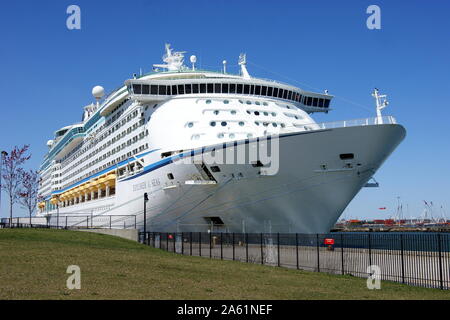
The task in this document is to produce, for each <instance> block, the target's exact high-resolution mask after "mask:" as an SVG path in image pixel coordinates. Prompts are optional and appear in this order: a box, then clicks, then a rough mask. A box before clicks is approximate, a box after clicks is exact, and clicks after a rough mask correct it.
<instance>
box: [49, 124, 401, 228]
mask: <svg viewBox="0 0 450 320" xmlns="http://www.w3.org/2000/svg"><path fill="white" fill-rule="evenodd" d="M404 136H405V130H404V128H403V127H402V126H400V125H397V124H385V125H368V126H355V127H346V128H336V129H327V130H316V131H306V132H305V131H302V132H298V133H290V134H285V135H281V136H280V139H279V150H280V157H279V170H278V172H277V173H276V174H274V175H268V176H266V175H260V174H259V172H260V171H261V169H262V168H260V167H254V166H252V165H251V164H226V165H219V167H220V172H217V173H212V175H213V176H214V178H215V180H216V181H217V184H206V182H205V183H204V184H189V183H190V182H191V181H192V177H193V176H195V175H198V167H196V166H195V165H194V164H179V163H177V161H175V160H174V161H161V160H160V158H159V161H158V160H157V159H158V157H157V154H158V155H159V153H158V152H152V153H149V154H148V155H146V156H145V157H144V159H145V163H146V164H147V163H148V164H150V165H148V166H146V167H145V168H144V170H143V171H142V172H141V173H139V174H136V175H135V176H132V177H129V178H126V179H123V180H121V181H120V180H119V181H118V183H117V187H116V194H117V195H116V196H113V197H109V198H103V199H100V200H94V201H90V202H86V203H81V204H79V205H74V206H70V207H67V208H60V209H59V223H60V224H61V225H64V223H65V221H66V218H65V216H66V215H68V216H69V217H68V218H67V219H68V220H69V224H70V225H72V224H78V225H79V226H84V223H85V222H84V221H87V224H88V226H94V227H95V226H98V227H108V225H109V224H111V227H120V228H123V227H124V225H125V227H134V226H136V227H137V228H139V229H141V230H142V229H143V226H144V215H143V211H144V196H143V195H144V193H145V192H146V193H148V197H149V201H148V202H147V204H146V218H147V231H170V232H172V231H179V232H188V231H207V230H211V229H213V231H215V232H220V231H227V232H298V233H326V232H329V230H330V228H332V226H333V225H334V224H335V222H336V221H337V219H338V218H339V216H340V215H341V214H342V212H343V211H344V209H345V208H346V207H347V205H348V204H349V203H350V201H351V200H352V199H353V198H354V196H355V195H356V194H357V193H358V192H359V191H360V190H361V188H362V187H363V186H364V185H365V184H366V183H367V181H368V180H369V179H370V178H371V177H372V176H373V174H374V173H375V171H376V170H377V169H378V168H379V167H380V166H381V164H382V163H383V162H384V161H385V160H386V158H387V157H388V156H389V155H390V154H391V153H392V152H393V151H394V149H395V148H396V147H397V145H398V144H399V143H400V142H401V141H402V140H403V138H404ZM252 143H256V142H252V140H250V141H249V144H250V145H251V144H252ZM348 153H352V154H354V159H350V160H342V159H340V157H339V156H340V154H348ZM168 173H172V174H173V176H174V177H175V179H174V180H172V181H173V183H172V184H160V183H159V181H165V180H166V177H167V174H168ZM102 213H104V215H105V216H104V217H102ZM106 215H108V216H106ZM109 215H115V216H113V217H112V218H110V217H109ZM56 216H57V215H56V212H55V211H53V212H52V218H51V223H53V224H54V223H55V219H56ZM74 216H79V217H78V218H77V217H74ZM124 216H128V217H124ZM89 218H91V220H90V222H89ZM217 218H220V220H221V221H222V222H223V225H222V224H217V223H216V224H215V223H214V222H211V221H212V220H214V221H217ZM211 219H212V220H211Z"/></svg>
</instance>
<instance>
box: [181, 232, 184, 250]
mask: <svg viewBox="0 0 450 320" xmlns="http://www.w3.org/2000/svg"><path fill="white" fill-rule="evenodd" d="M181 254H182V255H184V232H182V233H181Z"/></svg>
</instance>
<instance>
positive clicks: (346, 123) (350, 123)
mask: <svg viewBox="0 0 450 320" xmlns="http://www.w3.org/2000/svg"><path fill="white" fill-rule="evenodd" d="M396 123H397V121H396V120H395V118H394V117H393V116H383V117H375V118H365V119H355V120H341V121H333V122H323V123H317V124H316V125H315V126H317V127H319V128H320V129H334V128H346V127H359V126H372V125H379V124H396Z"/></svg>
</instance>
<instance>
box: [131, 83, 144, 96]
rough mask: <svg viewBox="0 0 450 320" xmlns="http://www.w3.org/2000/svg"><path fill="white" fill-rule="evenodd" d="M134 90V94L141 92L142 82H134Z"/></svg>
mask: <svg viewBox="0 0 450 320" xmlns="http://www.w3.org/2000/svg"><path fill="white" fill-rule="evenodd" d="M133 92H134V94H141V93H142V86H141V85H140V84H133Z"/></svg>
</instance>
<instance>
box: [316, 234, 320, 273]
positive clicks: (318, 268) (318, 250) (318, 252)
mask: <svg viewBox="0 0 450 320" xmlns="http://www.w3.org/2000/svg"><path fill="white" fill-rule="evenodd" d="M316 242H317V272H320V244H319V234H318V233H316Z"/></svg>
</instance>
